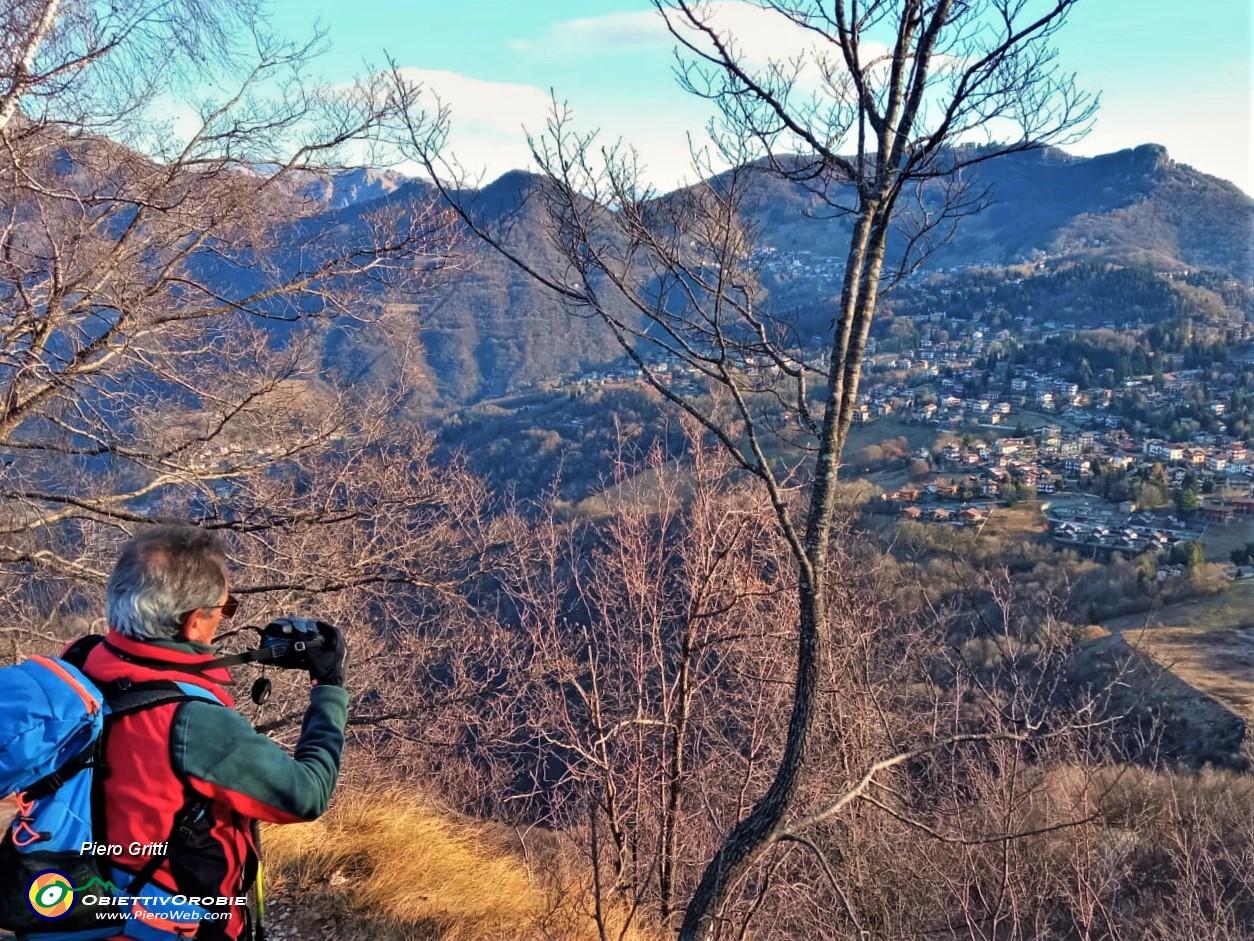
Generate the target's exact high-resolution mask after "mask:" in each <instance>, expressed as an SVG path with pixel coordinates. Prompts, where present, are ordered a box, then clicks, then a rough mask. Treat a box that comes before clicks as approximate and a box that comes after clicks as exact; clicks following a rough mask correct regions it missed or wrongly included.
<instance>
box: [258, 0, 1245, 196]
mask: <svg viewBox="0 0 1254 941" xmlns="http://www.w3.org/2000/svg"><path fill="white" fill-rule="evenodd" d="M724 5H725V6H727V7H728V8H729V15H732V14H735V13H736V12H737V11H736V9H735V8H736V7H738V6H743V5H738V4H736V3H735V0H724ZM740 12H741V13H743V12H744V11H743V10H741V11H740ZM655 15H656V14H653V13H652V12H651V7H650V6H649V4H648V3H647V0H582V2H576V0H457V2H435V0H417V2H414V0H409V2H405V3H402V2H397V0H353V2H349V3H345V2H332V0H274V2H273V5H272V24H273V26H274V27H275V28H276V29H277V30H279V31H281V32H283V33H284V34H287V35H290V36H303V35H307V34H308V33H309V32H310V31H311V30H312V28H313V26H314V24H315V23H320V24H321V26H322V27H323V28H324V29H325V30H326V31H327V39H328V42H329V44H330V48H329V51H328V52H327V53H326V54H325V55H324V56H323V57H322V58H321V59H319V61H318V63H317V65H316V71H317V72H319V73H321V75H322V76H323V77H324V78H326V79H327V80H330V81H335V82H338V81H346V80H348V79H349V78H351V77H352V76H353V75H355V74H358V73H361V72H362V71H363V69H364V64H365V63H370V62H373V63H376V64H377V63H379V62H380V61H382V57H383V56H382V53H383V51H384V50H386V51H387V52H388V53H390V54H391V55H392V56H393V57H395V59H396V60H397V61H398V63H399V64H400V65H401V66H403V67H404V68H405V69H406V70H407V71H409V72H410V74H411V75H412V76H413V77H414V78H416V79H419V80H421V81H423V82H424V83H425V84H426V85H427V86H428V87H430V88H432V89H434V90H436V91H437V92H438V93H439V94H440V95H441V97H442V98H443V99H444V100H446V101H447V102H448V103H449V104H450V105H451V107H452V109H453V136H452V138H451V149H452V150H453V151H454V152H455V155H456V156H457V158H458V159H459V160H460V162H461V163H462V164H463V165H464V166H465V167H466V168H467V169H469V170H471V171H473V172H475V173H478V174H482V175H483V176H484V177H485V178H487V179H492V178H495V177H496V176H498V175H499V174H501V173H503V172H504V171H506V170H508V169H511V168H513V167H525V166H527V165H528V155H527V151H526V143H525V139H524V136H523V131H522V128H523V127H524V126H525V127H527V128H528V129H531V130H539V129H540V128H541V127H542V125H543V121H544V117H545V113H546V110H547V106H548V101H549V96H550V93H551V92H552V93H553V94H555V95H556V96H557V97H558V98H559V99H561V100H563V101H567V102H569V103H570V105H571V106H572V107H573V109H574V112H575V117H576V120H577V122H578V125H579V127H580V128H583V129H587V130H592V129H600V130H601V132H602V134H603V135H604V136H605V137H607V138H610V139H613V138H618V137H622V138H624V139H625V140H626V141H628V142H630V143H632V144H633V145H634V146H635V147H636V148H637V149H638V151H639V152H640V154H641V157H642V159H643V162H644V164H645V166H646V168H647V172H648V175H649V177H650V178H651V181H652V182H653V183H654V184H655V185H657V186H659V187H662V188H669V187H670V186H673V185H675V184H677V183H678V182H680V181H681V180H683V179H685V178H691V176H692V171H691V170H690V169H689V161H688V157H687V154H688V144H687V140H688V137H687V135H688V134H689V133H697V134H700V132H701V129H702V127H703V126H704V123H705V120H706V117H707V116H708V110H707V106H706V105H705V104H704V103H702V102H700V101H698V100H696V99H693V98H692V97H690V96H688V95H686V94H685V93H684V92H683V91H681V90H680V89H679V88H678V87H677V85H676V83H675V80H674V78H673V75H672V72H671V65H672V59H671V54H670V44H669V42H668V41H667V37H666V36H665V34H664V33H662V32H661V31H660V30H659V28H658V27H657V25H656V23H655V21H654V17H655ZM744 22H746V23H748V22H751V20H748V19H746V20H744ZM756 38H758V39H761V40H762V41H763V42H769V41H770V37H767V36H766V35H765V34H764V33H763V32H761V31H758V32H757V33H756ZM781 41H782V37H781ZM1057 45H1058V47H1059V51H1060V59H1061V62H1062V64H1063V65H1064V67H1065V68H1067V69H1068V70H1070V71H1074V72H1076V73H1077V84H1078V85H1080V86H1081V87H1082V88H1084V89H1086V90H1092V91H1100V92H1101V93H1102V107H1101V110H1100V112H1099V114H1098V118H1097V122H1096V124H1095V126H1094V128H1093V131H1092V133H1091V134H1090V135H1089V136H1088V137H1087V138H1086V139H1085V140H1083V141H1082V142H1080V143H1079V144H1076V145H1073V146H1071V147H1069V148H1068V149H1069V150H1071V151H1072V152H1074V153H1081V154H1097V153H1106V152H1109V151H1113V150H1119V149H1121V148H1124V147H1131V146H1135V145H1137V144H1141V143H1147V142H1153V143H1159V144H1164V145H1166V147H1167V149H1168V151H1169V152H1170V153H1171V155H1172V157H1173V158H1174V159H1176V160H1177V161H1179V162H1182V163H1187V164H1191V165H1192V166H1194V167H1196V168H1198V169H1199V170H1202V171H1204V172H1207V173H1212V174H1214V175H1216V176H1221V177H1224V178H1225V179H1229V180H1232V181H1233V182H1235V183H1237V184H1238V185H1239V186H1241V187H1242V188H1243V189H1244V190H1245V191H1246V192H1247V193H1254V167H1252V166H1251V161H1252V158H1251V149H1252V147H1254V127H1252V114H1251V112H1252V111H1254V85H1252V81H1254V79H1252V75H1251V59H1252V58H1254V16H1252V14H1251V5H1250V4H1249V3H1248V0H1190V2H1188V3H1184V2H1181V0H1083V2H1081V3H1080V4H1079V5H1078V7H1077V8H1076V10H1075V11H1074V13H1073V14H1072V16H1071V19H1070V20H1069V22H1068V23H1067V25H1066V26H1065V28H1064V30H1063V31H1062V32H1061V33H1060V34H1059V36H1058V41H1057Z"/></svg>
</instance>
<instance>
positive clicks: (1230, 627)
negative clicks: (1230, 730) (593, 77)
mask: <svg viewBox="0 0 1254 941" xmlns="http://www.w3.org/2000/svg"><path fill="white" fill-rule="evenodd" d="M1252 603H1254V581H1241V582H1236V583H1235V584H1233V586H1232V588H1231V589H1230V590H1229V591H1226V592H1224V593H1222V594H1219V595H1212V596H1210V597H1207V598H1201V599H1199V600H1196V601H1185V602H1182V603H1180V604H1173V605H1167V606H1166V607H1163V608H1160V609H1158V610H1157V611H1151V612H1149V613H1147V614H1146V613H1142V614H1132V615H1126V616H1124V617H1119V618H1114V619H1112V620H1109V621H1107V622H1105V623H1104V624H1103V625H1102V626H1103V627H1105V628H1106V629H1107V630H1109V631H1111V632H1112V633H1121V634H1123V637H1124V639H1125V640H1126V641H1127V642H1128V643H1130V644H1132V645H1133V646H1135V647H1137V648H1139V649H1140V650H1142V651H1144V652H1145V653H1147V654H1148V655H1149V656H1151V657H1153V658H1154V660H1156V661H1157V662H1158V663H1159V664H1161V665H1162V666H1165V667H1167V668H1168V669H1170V670H1171V671H1172V672H1173V673H1175V674H1176V675H1177V676H1178V677H1180V679H1182V680H1184V681H1185V682H1186V683H1189V684H1190V685H1191V686H1194V687H1196V688H1197V689H1199V690H1201V691H1202V692H1204V693H1208V694H1209V695H1211V696H1213V697H1214V698H1215V699H1217V700H1219V702H1221V703H1222V704H1223V705H1225V706H1227V707H1228V708H1229V709H1231V710H1232V711H1233V712H1235V713H1237V714H1238V715H1240V716H1242V717H1243V718H1244V719H1245V720H1246V722H1249V723H1254V618H1252V616H1251V614H1250V610H1251V604H1252Z"/></svg>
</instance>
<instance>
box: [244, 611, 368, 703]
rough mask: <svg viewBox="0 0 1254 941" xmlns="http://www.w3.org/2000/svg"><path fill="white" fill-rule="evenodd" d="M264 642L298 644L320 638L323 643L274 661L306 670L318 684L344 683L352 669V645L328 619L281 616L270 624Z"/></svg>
mask: <svg viewBox="0 0 1254 941" xmlns="http://www.w3.org/2000/svg"><path fill="white" fill-rule="evenodd" d="M262 638H263V639H262V643H263V644H266V645H270V644H274V643H284V642H287V643H294V642H296V641H301V640H304V641H316V640H317V639H318V638H321V639H322V643H321V645H319V646H317V647H308V648H306V649H304V650H289V651H288V652H287V653H285V654H283V655H282V656H281V657H279V658H277V659H276V660H274V661H272V662H273V663H274V665H275V666H277V667H280V668H282V669H287V670H292V669H297V670H299V669H305V670H308V671H309V678H310V679H312V680H313V681H314V683H315V684H317V685H320V686H321V685H326V686H343V685H344V679H345V675H346V673H347V671H348V644H347V642H346V641H345V640H344V635H343V634H342V633H341V632H340V630H339V629H338V628H337V627H335V626H334V625H332V624H328V623H327V622H326V621H315V620H314V619H313V618H278V619H277V620H274V621H271V622H270V623H269V624H267V625H266V628H265V630H264V631H263V632H262Z"/></svg>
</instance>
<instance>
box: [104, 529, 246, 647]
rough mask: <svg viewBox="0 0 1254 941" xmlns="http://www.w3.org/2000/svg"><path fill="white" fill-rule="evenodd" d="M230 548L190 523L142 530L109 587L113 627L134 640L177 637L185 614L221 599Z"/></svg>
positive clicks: (129, 545) (125, 551)
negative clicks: (227, 548) (225, 548)
mask: <svg viewBox="0 0 1254 941" xmlns="http://www.w3.org/2000/svg"><path fill="white" fill-rule="evenodd" d="M225 590H226V552H225V550H224V549H223V547H222V543H221V542H220V541H219V540H218V537H217V536H215V535H214V534H213V533H211V532H207V531H205V530H203V529H197V528H196V527H195V526H192V525H191V524H189V523H176V524H163V525H160V526H153V527H151V528H150V529H144V530H141V531H140V532H139V533H138V534H137V535H136V536H135V537H134V538H133V539H131V541H130V542H128V543H127V544H126V545H125V546H124V547H123V548H122V554H121V555H120V556H119V557H118V562H117V565H115V566H114V567H113V574H112V575H110V576H109V584H108V586H107V587H106V589H105V614H106V615H107V616H108V619H109V626H110V627H112V628H114V629H115V630H116V631H117V632H118V633H120V634H122V635H124V636H126V637H130V638H133V639H134V640H161V639H166V638H172V637H176V636H178V633H179V630H180V629H181V628H182V626H183V625H182V621H183V618H184V617H185V616H186V615H187V614H188V612H190V611H194V610H196V609H197V608H207V607H210V606H212V605H215V604H217V603H218V600H219V599H220V598H221V597H222V592H223V591H225Z"/></svg>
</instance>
